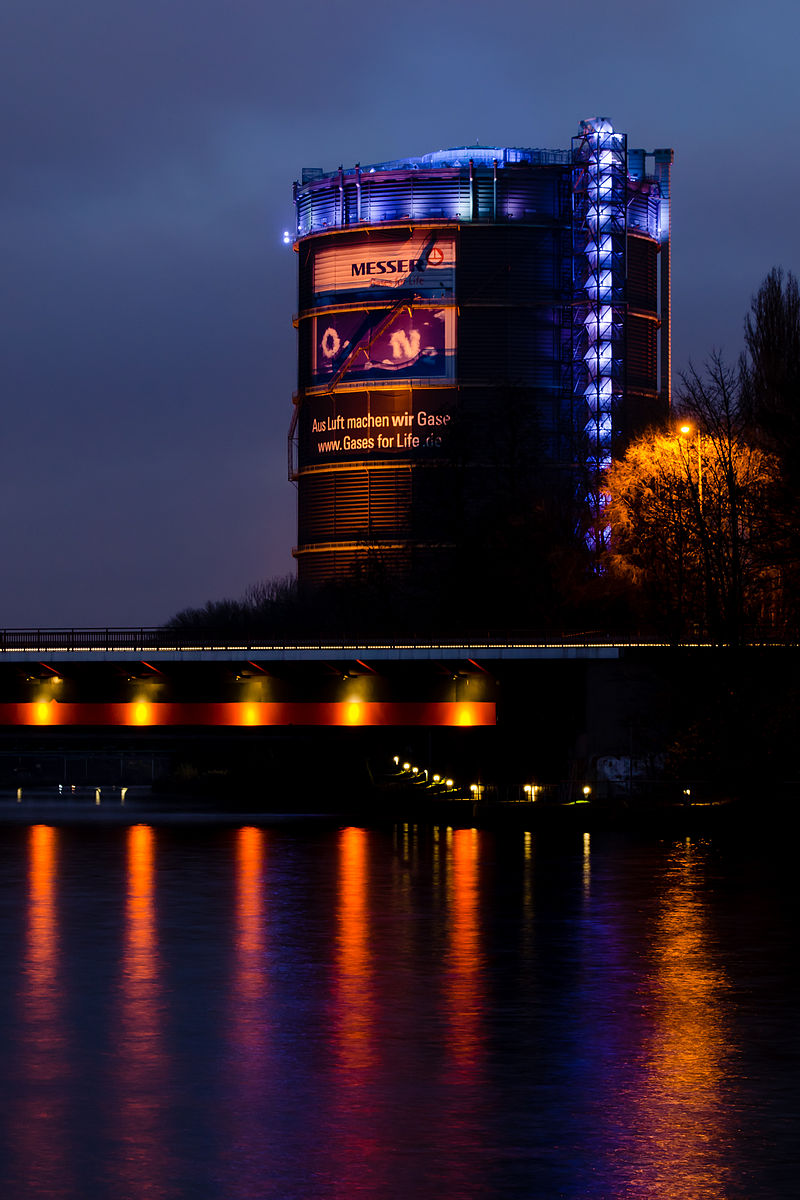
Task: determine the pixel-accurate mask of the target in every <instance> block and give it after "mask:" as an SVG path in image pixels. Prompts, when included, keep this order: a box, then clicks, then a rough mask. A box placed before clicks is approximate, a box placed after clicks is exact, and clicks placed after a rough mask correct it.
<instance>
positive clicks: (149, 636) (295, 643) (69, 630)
mask: <svg viewBox="0 0 800 1200" xmlns="http://www.w3.org/2000/svg"><path fill="white" fill-rule="evenodd" d="M744 642H745V644H747V645H750V646H770V645H773V646H788V645H797V641H796V639H793V638H792V639H787V638H779V637H776V636H775V635H774V633H772V632H770V633H765V632H763V631H759V630H750V631H748V635H747V637H746V638H745V639H744ZM712 644H714V643H712V642H710V641H709V640H708V639H706V638H698V639H697V640H683V641H681V642H676V641H671V640H670V639H666V638H665V639H662V640H659V639H658V638H657V637H655V636H654V635H653V634H641V633H638V632H632V633H630V634H626V635H623V634H619V633H617V634H613V633H608V632H605V631H601V630H594V629H592V630H579V631H561V632H554V631H541V630H538V631H537V630H529V629H516V630H491V629H490V630H485V629H484V630H472V631H466V632H459V633H457V634H455V635H451V636H446V635H436V636H434V635H430V634H420V635H419V636H416V637H415V636H413V635H408V634H401V635H398V636H397V637H393V638H389V637H388V636H387V635H383V636H381V635H379V634H374V633H372V634H368V635H366V636H358V635H356V634H355V633H351V634H350V635H341V634H340V635H334V634H326V635H318V636H317V637H305V638H298V637H296V636H291V637H290V636H287V637H283V638H279V637H268V636H266V635H264V634H258V633H253V632H252V631H247V632H236V631H222V630H220V629H192V630H186V629H168V628H163V627H159V626H138V627H134V626H117V627H111V626H107V627H105V628H101V627H96V628H89V627H75V626H73V627H64V628H49V629H43V628H24V629H23V628H13V629H0V654H2V652H3V651H15V650H16V651H28V652H37V653H41V654H47V653H50V652H56V651H86V652H87V653H90V652H92V651H94V652H109V651H111V652H113V651H116V650H129V651H135V652H137V653H142V654H146V653H150V654H153V653H157V652H158V651H181V650H183V651H194V652H197V651H203V650H224V651H229V650H233V651H242V652H256V651H259V650H304V649H305V650H325V649H331V650H333V649H337V650H342V649H348V648H353V649H359V650H365V649H369V648H372V649H381V650H387V649H388V650H402V649H431V650H446V649H447V648H448V647H454V648H456V647H457V648H459V649H463V648H465V647H474V648H475V649H476V650H480V649H484V650H491V649H494V648H497V649H500V648H513V647H520V648H535V647H569V646H576V647H592V646H597V647H612V646H613V647H619V648H624V647H627V646H630V647H637V646H638V647H646V646H653V647H655V646H669V645H681V646H684V647H691V646H709V645H712Z"/></svg>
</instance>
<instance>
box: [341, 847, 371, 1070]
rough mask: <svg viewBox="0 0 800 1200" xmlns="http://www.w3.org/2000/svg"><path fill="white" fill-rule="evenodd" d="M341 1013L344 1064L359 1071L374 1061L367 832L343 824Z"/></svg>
mask: <svg viewBox="0 0 800 1200" xmlns="http://www.w3.org/2000/svg"><path fill="white" fill-rule="evenodd" d="M338 925H339V934H338V939H337V950H338V953H337V966H338V972H337V980H338V998H337V1018H338V1032H339V1045H340V1048H341V1056H342V1066H343V1067H344V1068H345V1070H346V1071H347V1072H348V1073H354V1074H355V1075H357V1074H358V1073H359V1072H361V1071H363V1070H364V1069H365V1068H366V1067H368V1066H369V1065H370V1063H371V1062H372V1016H371V995H370V978H369V976H370V970H369V948H368V940H367V939H368V912H367V833H366V831H365V830H364V829H355V828H349V829H343V830H342V832H341V835H340V840H339V905H338Z"/></svg>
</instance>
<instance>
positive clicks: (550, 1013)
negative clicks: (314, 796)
mask: <svg viewBox="0 0 800 1200" xmlns="http://www.w3.org/2000/svg"><path fill="white" fill-rule="evenodd" d="M0 844H1V845H2V858H1V859H0V864H1V865H0V891H1V892H2V903H0V946H2V965H3V972H4V985H3V987H2V989H0V1062H2V1064H3V1067H2V1071H3V1087H2V1100H0V1110H1V1112H2V1118H1V1120H0V1195H2V1196H3V1197H4V1198H5V1200H17V1198H19V1200H35V1198H39V1197H53V1198H63V1200H67V1198H69V1200H72V1198H75V1200H112V1198H113V1200H129V1198H130V1200H134V1198H135V1200H140V1198H147V1200H162V1198H163V1200H167V1198H179V1197H180V1198H182V1197H187V1198H191V1200H206V1198H208V1200H211V1198H214V1200H236V1198H241V1200H257V1198H259V1197H276V1198H278V1197H279V1198H281V1200H292V1198H294V1197H297V1198H298V1200H306V1198H315V1197H320V1198H321V1197H326V1198H327V1197H331V1198H334V1197H335V1198H342V1200H344V1198H345V1197H354V1196H363V1197H376V1198H380V1200H394V1198H397V1200H400V1198H403V1200H408V1198H409V1197H414V1200H427V1198H429V1197H430V1198H433V1197H437V1198H441V1197H447V1198H448V1200H453V1198H456V1200H457V1198H460V1197H514V1196H519V1197H543V1198H544V1200H552V1198H556V1197H569V1198H575V1200H578V1198H584V1197H600V1198H603V1200H611V1198H615V1197H625V1198H628V1197H634V1198H638V1197H641V1198H643V1200H644V1198H647V1200H661V1198H663V1200H683V1198H685V1200H704V1198H708V1200H723V1198H728V1197H731V1198H733V1197H747V1198H748V1200H752V1198H754V1197H769V1198H770V1200H775V1198H781V1197H795V1196H796V1195H797V1189H798V1183H797V1181H798V1178H800V1162H799V1161H798V1159H799V1157H800V1153H799V1151H798V1147H800V1119H799V1114H800V1103H799V1101H800V1071H799V1070H798V1067H800V1045H799V1041H800V1039H799V1037H798V1006H797V1001H798V975H797V956H796V929H795V924H794V909H795V908H796V905H795V902H794V887H795V879H794V876H793V874H792V867H793V861H794V860H793V850H792V847H791V846H787V845H783V846H781V847H780V848H779V850H778V852H777V856H776V851H775V850H773V849H771V848H769V846H768V845H767V844H766V843H759V844H756V845H751V844H747V845H745V844H743V843H742V841H741V840H731V841H725V840H719V839H702V838H692V839H684V838H678V839H675V838H664V839H659V838H657V837H654V836H647V837H645V836H636V835H633V834H598V833H595V834H591V835H590V834H583V835H580V834H578V835H562V836H557V835H555V834H551V835H544V834H531V833H525V832H519V833H516V832H513V833H512V832H510V831H509V832H507V833H490V832H486V831H477V830H472V829H451V828H446V827H444V826H439V827H426V826H419V827H418V826H413V825H402V824H400V825H395V826H393V827H390V828H386V829H380V828H375V829H365V828H361V827H356V826H342V827H334V826H332V827H314V826H303V825H302V824H297V825H276V826H273V827H270V826H269V825H266V826H264V827H257V826H256V825H253V824H242V825H241V826H239V827H225V826H221V825H219V826H217V825H214V824H213V823H206V824H203V825H202V826H195V827H193V826H191V825H188V826H183V825H182V826H160V825H157V824H145V823H142V824H133V825H130V826H128V827H117V826H108V827H106V826H102V825H98V826H92V825H84V826H78V825H69V824H65V825H63V826H58V825H48V824H30V825H27V826H26V825H23V824H19V825H16V826H10V825H7V826H5V827H0Z"/></svg>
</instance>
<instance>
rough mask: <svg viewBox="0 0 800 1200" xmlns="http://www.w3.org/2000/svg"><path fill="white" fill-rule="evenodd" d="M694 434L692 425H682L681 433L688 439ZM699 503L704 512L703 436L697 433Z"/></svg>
mask: <svg viewBox="0 0 800 1200" xmlns="http://www.w3.org/2000/svg"><path fill="white" fill-rule="evenodd" d="M691 432H692V427H691V425H681V433H682V434H683V435H684V437H688V436H689V435H690V434H691ZM697 503H698V504H699V506H700V511H701V512H702V511H703V435H702V434H701V433H700V431H699V430H698V432H697Z"/></svg>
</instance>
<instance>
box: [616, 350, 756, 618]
mask: <svg viewBox="0 0 800 1200" xmlns="http://www.w3.org/2000/svg"><path fill="white" fill-rule="evenodd" d="M676 407H677V411H678V416H677V418H674V424H673V428H672V429H671V430H670V431H668V432H664V431H654V432H650V433H647V434H645V435H644V436H642V437H640V438H639V439H637V440H636V441H635V442H633V443H632V444H631V446H630V447H629V448H628V451H627V453H626V454H625V456H624V458H622V459H621V460H620V461H618V462H616V463H615V464H614V465H613V467H612V468H611V471H610V472H609V477H608V488H609V509H608V512H609V520H610V525H611V551H610V555H609V565H610V568H611V570H612V571H613V572H614V573H615V574H616V575H617V576H618V577H620V578H622V579H625V580H627V581H628V582H629V583H633V584H634V585H635V589H636V593H637V595H638V597H639V600H640V607H641V608H642V609H643V611H644V612H645V613H646V614H647V615H648V616H649V617H650V619H651V620H652V621H653V622H654V623H655V624H656V625H657V626H658V627H660V629H661V630H662V631H663V632H664V633H665V634H668V635H669V636H671V637H676V638H679V637H691V636H698V637H711V638H712V639H714V640H718V641H727V642H736V641H739V640H740V639H741V638H742V636H743V635H744V634H745V632H746V631H747V632H748V633H749V634H751V633H752V629H753V627H754V626H763V625H764V624H765V623H770V624H774V609H775V586H776V585H775V571H774V567H773V564H772V562H771V558H770V548H771V546H772V545H773V542H774V528H773V525H774V502H773V501H774V494H775V489H776V485H777V481H778V475H779V472H778V464H777V461H776V459H775V458H774V457H773V456H772V455H771V454H769V453H768V452H767V451H765V450H763V449H761V448H759V447H757V446H755V445H753V444H752V443H751V442H750V441H748V439H747V437H746V436H745V435H746V428H745V423H744V416H743V413H742V406H741V392H740V388H739V383H738V378H737V376H736V374H735V373H734V372H733V371H732V370H730V369H729V368H728V367H727V366H726V365H725V363H724V362H723V361H722V359H721V358H720V357H719V356H718V355H714V356H712V358H711V359H710V361H709V363H708V365H707V368H706V370H705V371H704V372H702V373H700V372H698V371H696V370H694V369H690V370H689V371H688V372H687V373H686V374H685V375H683V376H682V387H681V390H680V393H679V397H678V402H677V406H676Z"/></svg>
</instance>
